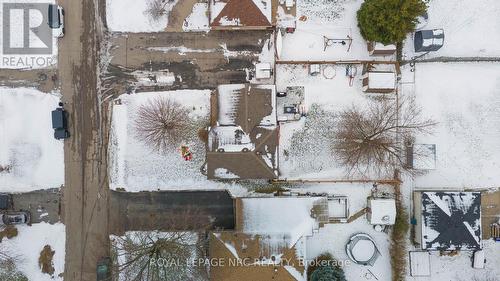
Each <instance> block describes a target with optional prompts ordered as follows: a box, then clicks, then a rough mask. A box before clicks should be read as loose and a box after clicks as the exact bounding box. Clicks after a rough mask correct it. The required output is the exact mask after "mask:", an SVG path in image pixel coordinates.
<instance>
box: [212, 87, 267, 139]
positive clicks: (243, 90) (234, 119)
mask: <svg viewBox="0 0 500 281" xmlns="http://www.w3.org/2000/svg"><path fill="white" fill-rule="evenodd" d="M275 103H276V99H275V89H274V86H272V85H250V84H225V85H219V86H218V87H217V104H218V109H217V110H218V114H217V121H218V123H219V125H220V126H241V127H242V129H243V131H245V132H249V131H250V130H251V129H252V128H254V127H255V126H274V125H276V112H275V107H276V106H275Z"/></svg>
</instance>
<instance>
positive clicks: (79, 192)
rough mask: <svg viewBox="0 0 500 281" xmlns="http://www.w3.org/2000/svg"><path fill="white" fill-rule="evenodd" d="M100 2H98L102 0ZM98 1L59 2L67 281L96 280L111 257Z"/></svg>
mask: <svg viewBox="0 0 500 281" xmlns="http://www.w3.org/2000/svg"><path fill="white" fill-rule="evenodd" d="M99 1H100V0H99ZM102 3H103V1H100V3H98V0H61V1H59V4H60V5H61V6H63V7H64V9H65V12H66V15H65V27H66V34H65V37H64V38H62V39H60V40H59V58H58V63H59V79H60V81H61V91H62V94H63V102H64V104H65V108H66V110H67V111H68V113H69V131H70V133H71V137H70V138H69V139H67V140H66V141H65V142H64V152H65V157H64V158H65V159H64V161H65V186H64V188H63V199H64V207H65V209H64V213H65V215H64V223H65V225H66V260H65V272H64V280H66V281H83V280H85V281H87V280H96V263H97V261H98V260H99V259H100V258H101V257H105V256H108V255H109V235H108V180H107V174H106V140H107V138H106V136H105V132H106V131H107V130H106V124H107V121H106V120H107V116H106V113H107V111H106V110H101V109H102V108H103V107H104V105H102V104H101V103H100V101H99V94H100V93H98V91H97V89H98V87H97V83H98V79H97V74H96V73H97V71H96V70H97V65H98V64H97V53H98V49H99V48H98V44H99V39H100V36H101V35H100V34H101V29H100V28H99V25H98V17H97V15H96V11H97V9H96V7H98V6H96V5H98V4H101V5H100V6H99V7H102V5H103V4H102Z"/></svg>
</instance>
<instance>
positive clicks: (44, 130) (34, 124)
mask: <svg viewBox="0 0 500 281" xmlns="http://www.w3.org/2000/svg"><path fill="white" fill-rule="evenodd" d="M59 98H60V95H59V94H58V93H50V94H49V93H42V92H39V91H38V90H35V89H30V88H0V132H1V133H0V166H2V167H4V171H2V172H0V191H6V192H25V191H30V190H36V189H41V188H42V189H43V188H53V187H59V186H60V185H62V184H63V183H64V151H63V142H62V141H59V140H56V139H54V136H53V135H54V130H53V129H52V121H51V111H52V110H54V109H55V108H56V107H57V104H58V103H59ZM6 168H7V170H6Z"/></svg>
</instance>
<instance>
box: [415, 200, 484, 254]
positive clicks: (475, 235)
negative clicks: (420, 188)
mask: <svg viewBox="0 0 500 281" xmlns="http://www.w3.org/2000/svg"><path fill="white" fill-rule="evenodd" d="M422 248H424V249H431V250H454V249H463V250H472V249H479V248H481V193H480V192H423V193H422Z"/></svg>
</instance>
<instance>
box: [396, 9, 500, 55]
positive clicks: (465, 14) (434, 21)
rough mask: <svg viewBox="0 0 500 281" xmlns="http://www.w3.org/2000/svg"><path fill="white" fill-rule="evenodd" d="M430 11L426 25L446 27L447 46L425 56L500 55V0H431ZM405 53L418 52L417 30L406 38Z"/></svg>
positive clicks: (445, 44)
mask: <svg viewBox="0 0 500 281" xmlns="http://www.w3.org/2000/svg"><path fill="white" fill-rule="evenodd" d="M428 14H429V21H428V23H427V25H426V26H425V27H423V29H439V28H442V29H443V30H444V46H443V47H442V48H441V49H440V50H438V51H436V52H431V53H429V54H427V55H426V56H425V57H424V58H431V57H441V56H449V57H499V56H500V48H499V46H500V32H499V30H500V20H498V15H499V14H500V1H498V0H475V1H471V0H431V1H430V3H429V9H428ZM403 53H404V55H406V57H407V59H410V58H411V57H413V56H415V53H414V47H413V34H411V35H409V36H408V40H406V41H405V47H404V51H403ZM420 54H423V53H417V55H420Z"/></svg>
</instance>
